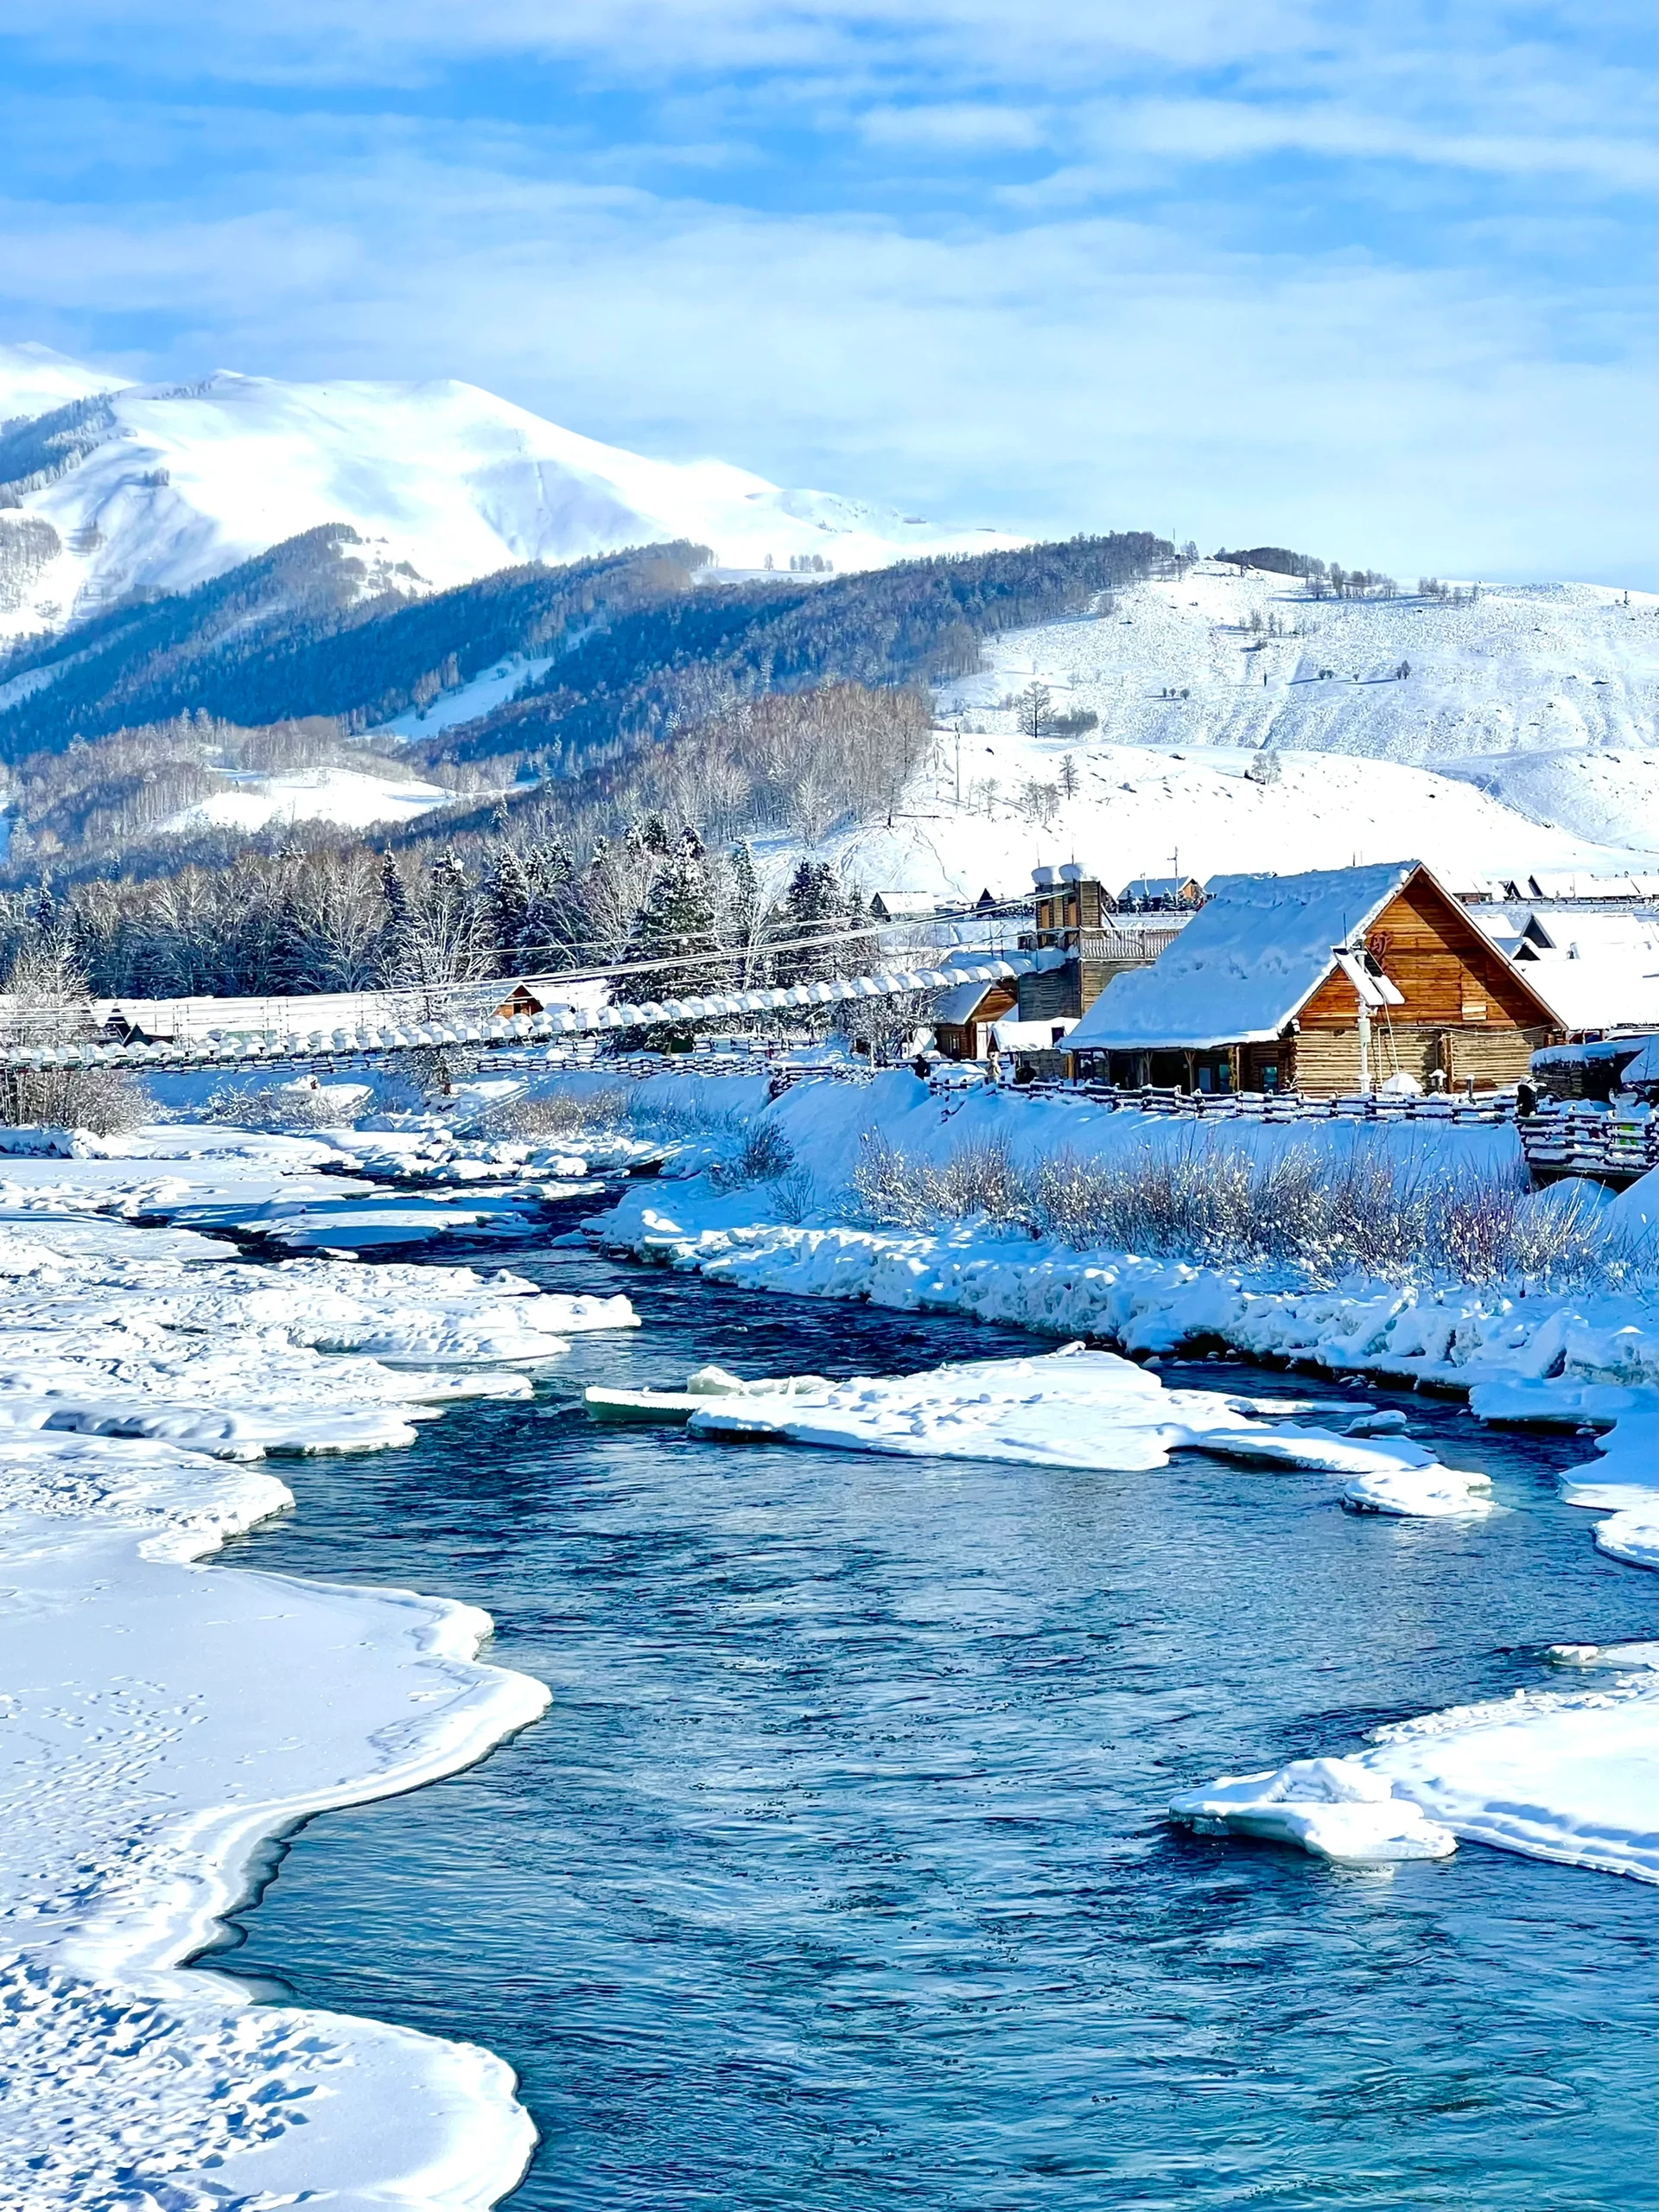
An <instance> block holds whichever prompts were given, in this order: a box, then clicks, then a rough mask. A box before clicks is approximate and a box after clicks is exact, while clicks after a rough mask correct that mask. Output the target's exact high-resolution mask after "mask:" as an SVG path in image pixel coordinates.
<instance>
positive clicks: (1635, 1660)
mask: <svg viewBox="0 0 1659 2212" xmlns="http://www.w3.org/2000/svg"><path fill="white" fill-rule="evenodd" d="M1650 1650H1651V1647H1649V1646H1643V1645H1627V1646H1625V1647H1624V1648H1623V1650H1621V1649H1619V1648H1618V1647H1614V1648H1613V1649H1611V1650H1610V1651H1608V1652H1606V1653H1605V1654H1604V1653H1600V1652H1598V1651H1597V1650H1596V1649H1595V1647H1593V1646H1586V1645H1577V1646H1570V1645H1568V1646H1561V1647H1559V1648H1558V1649H1557V1650H1556V1651H1554V1652H1552V1653H1550V1654H1549V1655H1548V1656H1549V1657H1550V1658H1551V1659H1552V1660H1554V1662H1555V1663H1556V1664H1557V1665H1561V1664H1572V1665H1578V1666H1584V1667H1586V1668H1588V1667H1592V1666H1599V1665H1605V1666H1609V1667H1612V1668H1618V1667H1621V1666H1628V1667H1630V1669H1632V1671H1630V1672H1629V1673H1621V1672H1615V1673H1614V1674H1613V1675H1612V1679H1611V1681H1608V1682H1606V1683H1605V1684H1602V1685H1598V1686H1597V1687H1596V1688H1591V1689H1586V1690H1573V1691H1567V1692H1562V1691H1558V1690H1543V1689H1539V1690H1533V1689H1528V1690H1517V1691H1516V1694H1515V1695H1514V1696H1513V1697H1511V1698H1507V1699H1503V1700H1497V1701H1494V1702H1493V1703H1491V1704H1486V1705H1466V1706H1457V1707H1452V1709H1451V1710H1449V1711H1447V1712H1445V1713H1427V1714H1425V1715H1423V1716H1422V1717H1421V1719H1414V1720H1402V1721H1396V1722H1394V1723H1392V1724H1390V1725H1389V1726H1387V1727H1383V1728H1379V1729H1377V1730H1376V1732H1374V1734H1373V1736H1372V1738H1371V1745H1370V1749H1368V1750H1366V1751H1359V1752H1357V1753H1356V1754H1354V1755H1353V1756H1352V1757H1351V1758H1317V1759H1293V1760H1292V1761H1291V1762H1290V1763H1289V1764H1287V1765H1285V1766H1282V1767H1279V1768H1276V1769H1273V1770H1268V1771H1267V1772H1264V1773H1261V1774H1252V1775H1223V1776H1222V1777H1220V1778H1219V1780H1218V1781H1216V1782H1213V1783H1210V1784H1209V1785H1208V1786H1207V1787H1205V1788H1204V1789H1191V1790H1184V1791H1182V1792H1181V1793H1180V1794H1179V1796H1176V1797H1175V1798H1173V1799H1172V1801H1171V1803H1170V1814H1171V1816H1172V1818H1173V1819H1174V1820H1176V1821H1181V1822H1183V1823H1185V1825H1186V1826H1188V1827H1195V1828H1197V1829H1198V1830H1199V1831H1200V1832H1201V1833H1209V1834H1239V1835H1249V1836H1258V1837H1265V1838H1268V1839H1269V1840H1273V1841H1275V1842H1281V1843H1295V1844H1300V1846H1301V1847H1302V1848H1303V1849H1304V1850H1306V1851H1308V1852H1311V1853H1314V1854H1315V1855H1316V1856H1317V1857H1319V1858H1323V1859H1332V1860H1335V1861H1337V1862H1338V1863H1342V1864H1347V1865H1355V1866H1386V1865H1389V1864H1392V1863H1393V1862H1395V1860H1398V1859H1420V1858H1439V1857H1443V1856H1444V1855H1445V1853H1446V1851H1448V1850H1450V1848H1451V1847H1452V1838H1453V1837H1462V1838H1465V1840H1469V1841H1471V1842H1477V1843H1487V1844H1493V1845H1496V1846H1497V1847H1498V1848H1499V1849H1501V1850H1504V1851H1516V1852H1519V1853H1522V1855H1523V1856H1525V1857H1527V1858H1530V1859H1554V1860H1556V1861H1558V1862H1559V1863H1560V1864H1561V1865H1563V1866H1581V1867H1586V1868H1588V1869H1591V1870H1592V1871H1594V1872H1600V1873H1605V1874H1628V1875H1632V1876H1634V1877H1635V1878H1637V1880H1639V1881H1644V1882H1659V1679H1656V1676H1655V1673H1654V1671H1653V1669H1652V1665H1651V1662H1650V1659H1649V1656H1648V1655H1649V1652H1650Z"/></svg>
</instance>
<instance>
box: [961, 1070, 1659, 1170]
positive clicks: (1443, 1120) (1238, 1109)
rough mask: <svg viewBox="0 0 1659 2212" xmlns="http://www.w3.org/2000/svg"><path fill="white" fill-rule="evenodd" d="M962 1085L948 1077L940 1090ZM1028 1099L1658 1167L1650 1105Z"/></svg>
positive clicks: (1193, 1096)
mask: <svg viewBox="0 0 1659 2212" xmlns="http://www.w3.org/2000/svg"><path fill="white" fill-rule="evenodd" d="M936 1087H937V1088H938V1089H939V1090H941V1091H944V1092H948V1091H949V1090H951V1089H952V1088H959V1087H960V1085H959V1084H957V1085H952V1084H951V1083H950V1079H949V1078H946V1079H945V1080H944V1082H942V1083H940V1084H938V1085H937V1086H936ZM1015 1088H1016V1090H1017V1094H1018V1095H1019V1096H1024V1097H1033V1096H1036V1097H1062V1098H1087V1099H1089V1100H1090V1101H1091V1102H1092V1103H1095V1104H1096V1105H1097V1106H1103V1107H1105V1108H1106V1109H1107V1110H1108V1111H1118V1110H1122V1111H1126V1112H1132V1113H1136V1114H1151V1115H1155V1116H1160V1117H1165V1118H1173V1119H1184V1120H1191V1121H1202V1122H1216V1121H1225V1122H1238V1121H1252V1122H1328V1121H1344V1122H1431V1123H1438V1124H1440V1126H1442V1127H1445V1126H1447V1125H1450V1126H1453V1127H1458V1126H1461V1127H1465V1128H1468V1127H1478V1126H1479V1125H1481V1124H1482V1123H1485V1124H1492V1123H1496V1122H1514V1123H1515V1127H1516V1135H1518V1136H1519V1138H1520V1140H1521V1148H1522V1152H1523V1153H1524V1154H1525V1155H1526V1161H1527V1166H1528V1167H1529V1170H1530V1171H1531V1173H1532V1177H1533V1179H1534V1181H1535V1182H1538V1183H1550V1182H1554V1181H1555V1180H1556V1179H1558V1178H1560V1177H1561V1176H1564V1175H1585V1176H1588V1177H1590V1178H1591V1179H1592V1180H1594V1181H1596V1182H1599V1183H1606V1184H1609V1185H1611V1186H1612V1187H1613V1188H1615V1189H1622V1188H1623V1187H1624V1185H1627V1184H1630V1183H1634V1182H1636V1181H1637V1179H1639V1178H1640V1177H1641V1176H1643V1175H1645V1174H1646V1173H1647V1172H1648V1170H1649V1168H1651V1167H1659V1116H1656V1115H1655V1113H1654V1112H1653V1111H1652V1110H1651V1109H1649V1108H1647V1107H1645V1106H1637V1107H1634V1108H1618V1107H1608V1106H1599V1105H1595V1104H1593V1103H1577V1102H1575V1103H1573V1104H1571V1105H1566V1106H1561V1105H1557V1104H1556V1103H1554V1101H1550V1100H1547V1101H1546V1102H1545V1103H1544V1104H1543V1107H1542V1109H1541V1111H1539V1112H1538V1113H1535V1114H1522V1113H1519V1112H1517V1110H1516V1095H1515V1093H1514V1092H1513V1091H1507V1092H1491V1093H1489V1094H1488V1095H1487V1096H1484V1097H1482V1098H1467V1099H1465V1098H1449V1097H1445V1096H1440V1097H1435V1096H1432V1095H1431V1096H1424V1097H1411V1096H1406V1097H1396V1096H1390V1095H1389V1093H1387V1092H1371V1091H1365V1092H1354V1093H1352V1094H1351V1095H1350V1096H1345V1097H1338V1098H1313V1097H1309V1096H1306V1095H1305V1094H1304V1093H1302V1092H1300V1091H1294V1090H1292V1091H1203V1090H1159V1089H1155V1088H1154V1087H1153V1086H1152V1085H1151V1084H1147V1085H1146V1086H1144V1087H1142V1088H1141V1089H1134V1090H1132V1089H1127V1088H1124V1087H1122V1086H1120V1085H1118V1084H1108V1083H1033V1084H1020V1085H1018V1086H1016V1087H1015Z"/></svg>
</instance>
